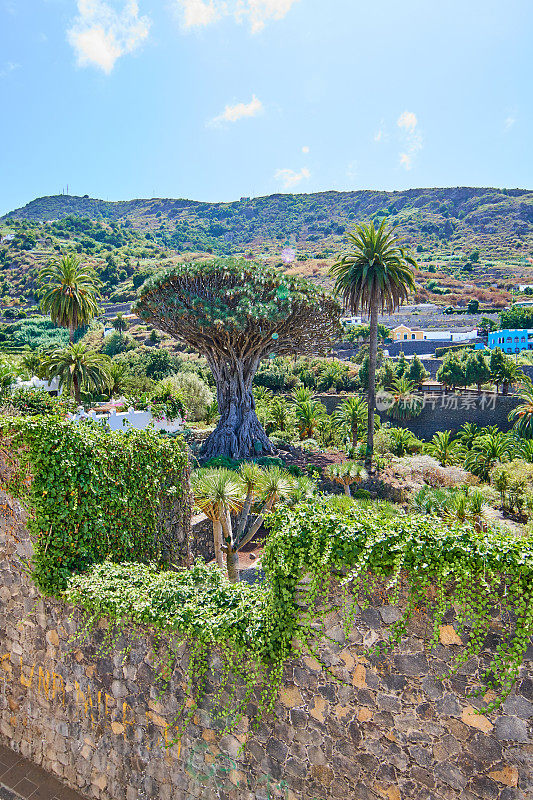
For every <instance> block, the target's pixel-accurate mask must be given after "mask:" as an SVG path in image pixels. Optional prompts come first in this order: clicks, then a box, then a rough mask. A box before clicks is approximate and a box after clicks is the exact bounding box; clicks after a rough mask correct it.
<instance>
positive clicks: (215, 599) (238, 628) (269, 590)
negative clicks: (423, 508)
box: [66, 498, 533, 729]
mask: <svg viewBox="0 0 533 800" xmlns="http://www.w3.org/2000/svg"><path fill="white" fill-rule="evenodd" d="M347 499H348V498H347ZM351 502H352V505H351V506H348V505H346V506H345V507H344V508H343V511H342V512H340V513H339V511H337V510H336V509H335V508H334V507H333V506H332V505H330V504H328V503H326V502H324V501H322V500H312V501H308V502H305V503H302V504H300V505H298V506H296V507H294V508H291V507H289V506H286V505H285V506H280V508H279V509H278V510H277V511H276V512H274V514H273V515H272V516H271V517H270V518H269V521H268V524H269V528H270V531H271V533H270V536H269V539H268V541H267V544H266V549H265V555H264V558H263V567H264V569H265V572H266V576H267V581H266V584H265V586H264V587H249V586H247V585H243V584H237V585H229V584H226V583H225V582H224V580H223V578H222V574H221V572H220V570H218V569H217V568H216V567H215V566H212V567H205V566H203V565H197V566H196V567H194V568H193V569H191V570H187V571H185V572H182V573H178V574H176V573H168V572H159V571H157V570H156V569H154V568H150V567H146V566H139V565H138V564H133V565H132V564H121V565H116V564H109V563H106V564H99V565H96V566H94V567H93V568H92V569H91V570H90V571H89V572H87V573H86V574H84V575H78V576H75V577H74V578H73V579H71V581H70V584H69V589H68V591H67V594H66V596H67V598H68V600H69V601H70V602H73V603H76V604H77V605H79V606H81V607H82V608H83V609H85V612H86V616H87V623H88V625H89V629H90V628H91V627H92V626H94V625H96V624H97V623H98V621H99V619H100V618H102V617H105V618H110V619H111V620H112V621H114V623H115V625H116V636H117V637H118V636H120V634H121V631H122V628H123V626H124V625H129V624H130V623H134V624H137V625H139V626H146V625H149V626H150V627H153V628H155V629H156V630H158V631H162V632H164V633H166V634H169V635H171V636H172V639H173V645H172V651H175V647H176V645H177V644H179V643H180V642H181V641H183V642H186V643H187V644H188V646H189V653H190V660H189V679H188V685H187V691H186V694H185V696H184V697H183V698H182V699H181V700H180V702H182V705H181V709H180V713H179V716H180V717H181V721H182V724H183V725H186V724H187V722H188V720H189V719H190V718H191V717H192V715H193V714H194V712H195V710H196V708H197V707H198V704H199V703H201V702H202V700H203V698H204V696H205V692H206V691H207V689H208V685H207V683H206V678H205V676H206V668H207V665H208V659H209V653H210V651H211V648H212V647H213V645H214V646H215V647H216V648H217V653H218V657H219V658H220V659H221V660H222V663H223V665H224V667H223V670H222V675H223V677H222V680H221V683H220V685H219V686H218V689H217V687H216V686H215V687H213V686H210V687H209V688H210V691H211V692H212V691H214V692H215V698H214V703H213V706H214V707H216V706H217V705H218V704H220V707H219V711H218V715H219V718H220V722H221V723H222V727H224V728H226V729H228V728H231V727H232V726H234V725H235V724H236V723H237V722H238V720H239V718H240V717H241V716H242V714H243V713H245V711H246V709H247V707H248V702H249V699H250V697H251V694H252V692H253V691H254V689H256V688H257V687H258V686H259V687H261V702H260V703H259V707H258V708H257V712H256V718H255V723H257V722H258V721H260V720H261V718H262V717H263V716H264V714H265V713H267V712H268V711H269V710H270V709H271V708H272V705H273V702H274V701H275V698H276V695H277V691H278V688H279V686H280V684H281V680H282V672H283V666H284V664H285V662H286V661H287V660H288V659H290V658H292V657H294V656H295V655H297V654H298V653H299V652H301V651H303V652H308V653H311V654H313V655H315V656H318V650H317V647H318V645H319V642H320V638H321V635H322V626H321V625H318V626H317V625H316V624H315V623H316V618H317V614H318V611H317V607H318V606H320V605H321V604H322V603H323V602H324V601H325V600H326V599H327V597H328V589H329V586H330V584H331V582H332V573H334V572H337V573H338V572H342V573H344V574H346V578H345V580H344V581H343V595H344V605H343V610H344V622H345V626H346V630H349V629H350V628H351V626H352V624H353V619H354V616H355V614H356V613H357V610H356V607H355V604H356V603H362V604H363V607H364V606H365V604H367V603H368V601H369V598H370V597H373V596H374V592H375V591H376V590H377V589H378V588H379V587H384V594H385V597H386V598H387V601H388V602H390V603H395V602H397V601H398V599H399V597H400V595H401V593H402V591H401V588H400V586H401V585H402V586H403V587H404V588H405V589H406V590H407V596H406V602H405V606H404V613H403V615H402V617H401V618H400V620H399V621H398V622H396V623H394V624H393V626H391V633H390V637H389V639H388V641H387V642H383V641H382V642H378V643H377V644H376V645H375V648H374V649H375V650H377V651H378V652H380V651H384V650H389V649H393V648H394V646H395V645H396V643H398V642H399V641H400V639H401V637H402V636H403V635H404V634H405V631H406V628H407V623H408V621H409V619H410V617H411V616H412V614H413V613H414V612H415V610H416V611H418V612H419V611H420V610H421V609H423V610H427V612H428V613H429V614H430V615H431V616H432V617H433V630H432V633H430V642H429V645H430V646H436V645H437V644H438V642H439V628H440V625H441V624H442V623H443V620H444V617H445V615H446V614H447V613H448V612H449V611H451V610H452V609H453V610H454V611H455V613H456V615H457V620H458V633H459V635H460V636H462V637H463V638H464V639H466V640H467V644H465V646H464V647H463V648H461V649H460V650H459V651H458V653H457V655H455V656H454V657H453V659H452V661H451V662H450V663H449V664H448V668H447V674H453V673H454V672H455V671H456V670H457V669H459V668H460V667H461V666H462V665H463V664H464V663H465V662H466V661H467V660H468V659H469V658H470V657H471V656H473V655H478V654H479V653H480V652H481V650H482V649H483V647H484V642H485V638H486V635H487V633H488V632H489V630H490V626H491V622H492V610H493V607H494V606H498V607H500V606H501V607H503V610H504V611H506V612H507V611H508V612H510V614H511V617H512V618H513V619H514V620H515V622H514V625H513V627H512V629H511V630H510V631H509V635H508V636H506V638H502V640H501V642H500V644H499V647H498V652H497V655H496V657H495V658H494V659H493V660H492V662H491V663H489V664H486V667H485V670H484V672H483V673H482V674H481V676H480V693H484V692H485V691H486V689H487V688H491V689H493V690H495V692H496V693H497V697H496V700H493V701H491V702H489V703H488V708H494V707H496V706H498V705H499V704H500V703H501V702H502V700H503V699H504V698H505V697H506V696H507V694H508V693H509V691H510V690H511V688H512V686H513V684H514V682H515V680H516V677H517V674H518V669H519V667H520V664H521V662H522V658H523V655H524V653H525V650H526V648H527V646H528V643H529V637H530V636H531V633H532V630H533V603H532V598H531V580H532V578H533V552H532V549H531V543H530V542H527V541H520V540H516V539H513V538H512V537H510V536H508V535H504V534H501V533H495V532H490V533H486V532H485V533H483V534H480V533H478V532H477V531H476V529H475V527H474V526H473V525H471V524H469V523H468V522H462V523H460V524H458V523H452V524H444V523H443V522H442V521H439V519H438V518H437V517H434V516H427V515H425V516H421V515H416V514H415V515H412V516H406V515H392V516H391V515H390V513H388V512H387V510H386V509H384V510H383V511H381V510H380V507H379V506H376V505H374V504H372V505H371V507H369V508H367V507H365V506H364V505H360V504H358V503H357V502H354V501H351ZM306 576H308V577H309V578H310V581H309V582H307V583H301V581H302V579H303V578H305V577H306ZM502 581H503V582H504V583H505V586H506V591H505V592H502ZM430 587H435V594H434V599H433V600H431V599H429V598H430V597H432V596H433V595H432V593H430ZM382 591H383V589H382ZM365 598H366V599H365ZM302 604H304V605H306V606H308V607H309V610H310V613H309V614H302V613H301V610H300V606H301V605H302ZM111 646H113V644H112V645H111ZM168 657H170V658H171V657H172V656H171V654H170V653H169V655H168ZM164 663H165V664H166V668H165V672H166V671H167V670H168V663H167V657H165V662H164ZM162 668H163V664H162ZM231 674H233V675H234V676H235V677H236V678H237V680H239V681H242V682H243V684H244V687H245V691H244V693H243V694H244V698H243V697H242V696H241V699H240V700H237V699H236V698H232V697H231V696H230V699H229V700H228V699H227V694H226V690H227V686H228V680H227V679H228V678H229V676H230V675H231ZM190 698H192V700H193V702H192V704H191V702H190ZM248 710H249V709H248Z"/></svg>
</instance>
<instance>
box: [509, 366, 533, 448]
mask: <svg viewBox="0 0 533 800" xmlns="http://www.w3.org/2000/svg"><path fill="white" fill-rule="evenodd" d="M520 390H521V391H520V400H522V402H521V403H520V405H519V406H517V407H516V408H513V410H512V411H511V413H510V414H509V421H510V422H513V423H514V428H515V430H516V431H518V433H519V434H520V435H521V436H527V437H528V438H531V437H532V436H533V383H532V382H531V378H527V377H524V378H523V379H522V384H521V386H520Z"/></svg>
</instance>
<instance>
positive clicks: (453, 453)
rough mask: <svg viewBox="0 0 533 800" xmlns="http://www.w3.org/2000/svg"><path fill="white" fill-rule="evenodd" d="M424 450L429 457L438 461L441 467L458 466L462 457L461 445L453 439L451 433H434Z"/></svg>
mask: <svg viewBox="0 0 533 800" xmlns="http://www.w3.org/2000/svg"><path fill="white" fill-rule="evenodd" d="M426 449H427V452H428V453H429V455H430V456H433V458H436V459H437V461H440V463H441V464H442V466H443V467H449V466H451V465H452V464H458V463H459V462H460V461H461V460H462V458H463V456H464V450H463V448H462V447H461V443H460V442H459V441H458V440H457V439H454V438H453V436H452V433H451V431H439V432H438V433H436V434H435V435H434V437H433V439H432V440H431V442H430V443H429V444H428V445H427V448H426Z"/></svg>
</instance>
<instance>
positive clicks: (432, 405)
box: [317, 391, 522, 439]
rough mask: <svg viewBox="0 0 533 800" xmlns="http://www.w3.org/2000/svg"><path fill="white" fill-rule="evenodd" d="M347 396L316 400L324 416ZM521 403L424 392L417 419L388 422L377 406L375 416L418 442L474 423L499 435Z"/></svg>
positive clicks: (485, 395) (469, 394)
mask: <svg viewBox="0 0 533 800" xmlns="http://www.w3.org/2000/svg"><path fill="white" fill-rule="evenodd" d="M347 396H348V395H342V394H321V395H317V400H320V402H321V403H324V405H325V406H326V409H327V412H328V414H332V413H333V412H334V411H335V409H336V408H337V407H338V406H339V405H340V404H341V403H342V402H343V400H345V399H346V397H347ZM521 402H522V401H521V400H520V398H519V397H518V396H516V395H502V394H498V395H496V394H494V392H482V393H481V395H478V394H477V392H465V391H458V392H451V391H450V392H447V393H443V392H427V393H425V394H424V407H423V409H422V413H421V414H420V416H418V417H416V418H415V419H410V420H407V421H400V420H394V419H389V418H388V417H387V414H386V413H385V412H383V410H381V409H380V408H379V406H378V411H377V413H378V414H379V416H380V418H381V421H382V422H390V424H391V425H393V426H394V427H397V428H409V430H411V431H412V432H413V433H414V434H415V435H416V436H418V437H420V438H421V439H431V438H432V436H433V435H434V434H435V433H437V432H438V431H446V430H451V431H452V432H453V433H456V432H457V431H458V430H459V428H460V427H461V426H462V425H464V424H465V422H474V423H475V424H476V425H479V426H480V427H484V426H485V425H497V426H498V428H500V430H502V431H508V430H510V429H511V428H512V423H510V422H509V412H510V411H512V409H513V408H516V406H518V405H520V403H521Z"/></svg>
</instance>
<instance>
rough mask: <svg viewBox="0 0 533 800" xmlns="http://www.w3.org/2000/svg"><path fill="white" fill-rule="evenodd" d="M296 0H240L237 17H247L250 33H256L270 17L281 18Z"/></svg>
mask: <svg viewBox="0 0 533 800" xmlns="http://www.w3.org/2000/svg"><path fill="white" fill-rule="evenodd" d="M297 2H298V0H241V1H240V2H239V3H238V4H237V5H238V10H237V18H239V17H240V16H243V17H248V19H249V21H250V26H251V30H252V33H258V32H259V31H260V30H262V29H263V28H264V27H265V24H266V23H267V22H268V20H270V19H274V20H279V19H283V17H285V16H286V15H287V14H288V13H289V11H290V10H291V8H292V6H293V5H294V4H295V3H297Z"/></svg>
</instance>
